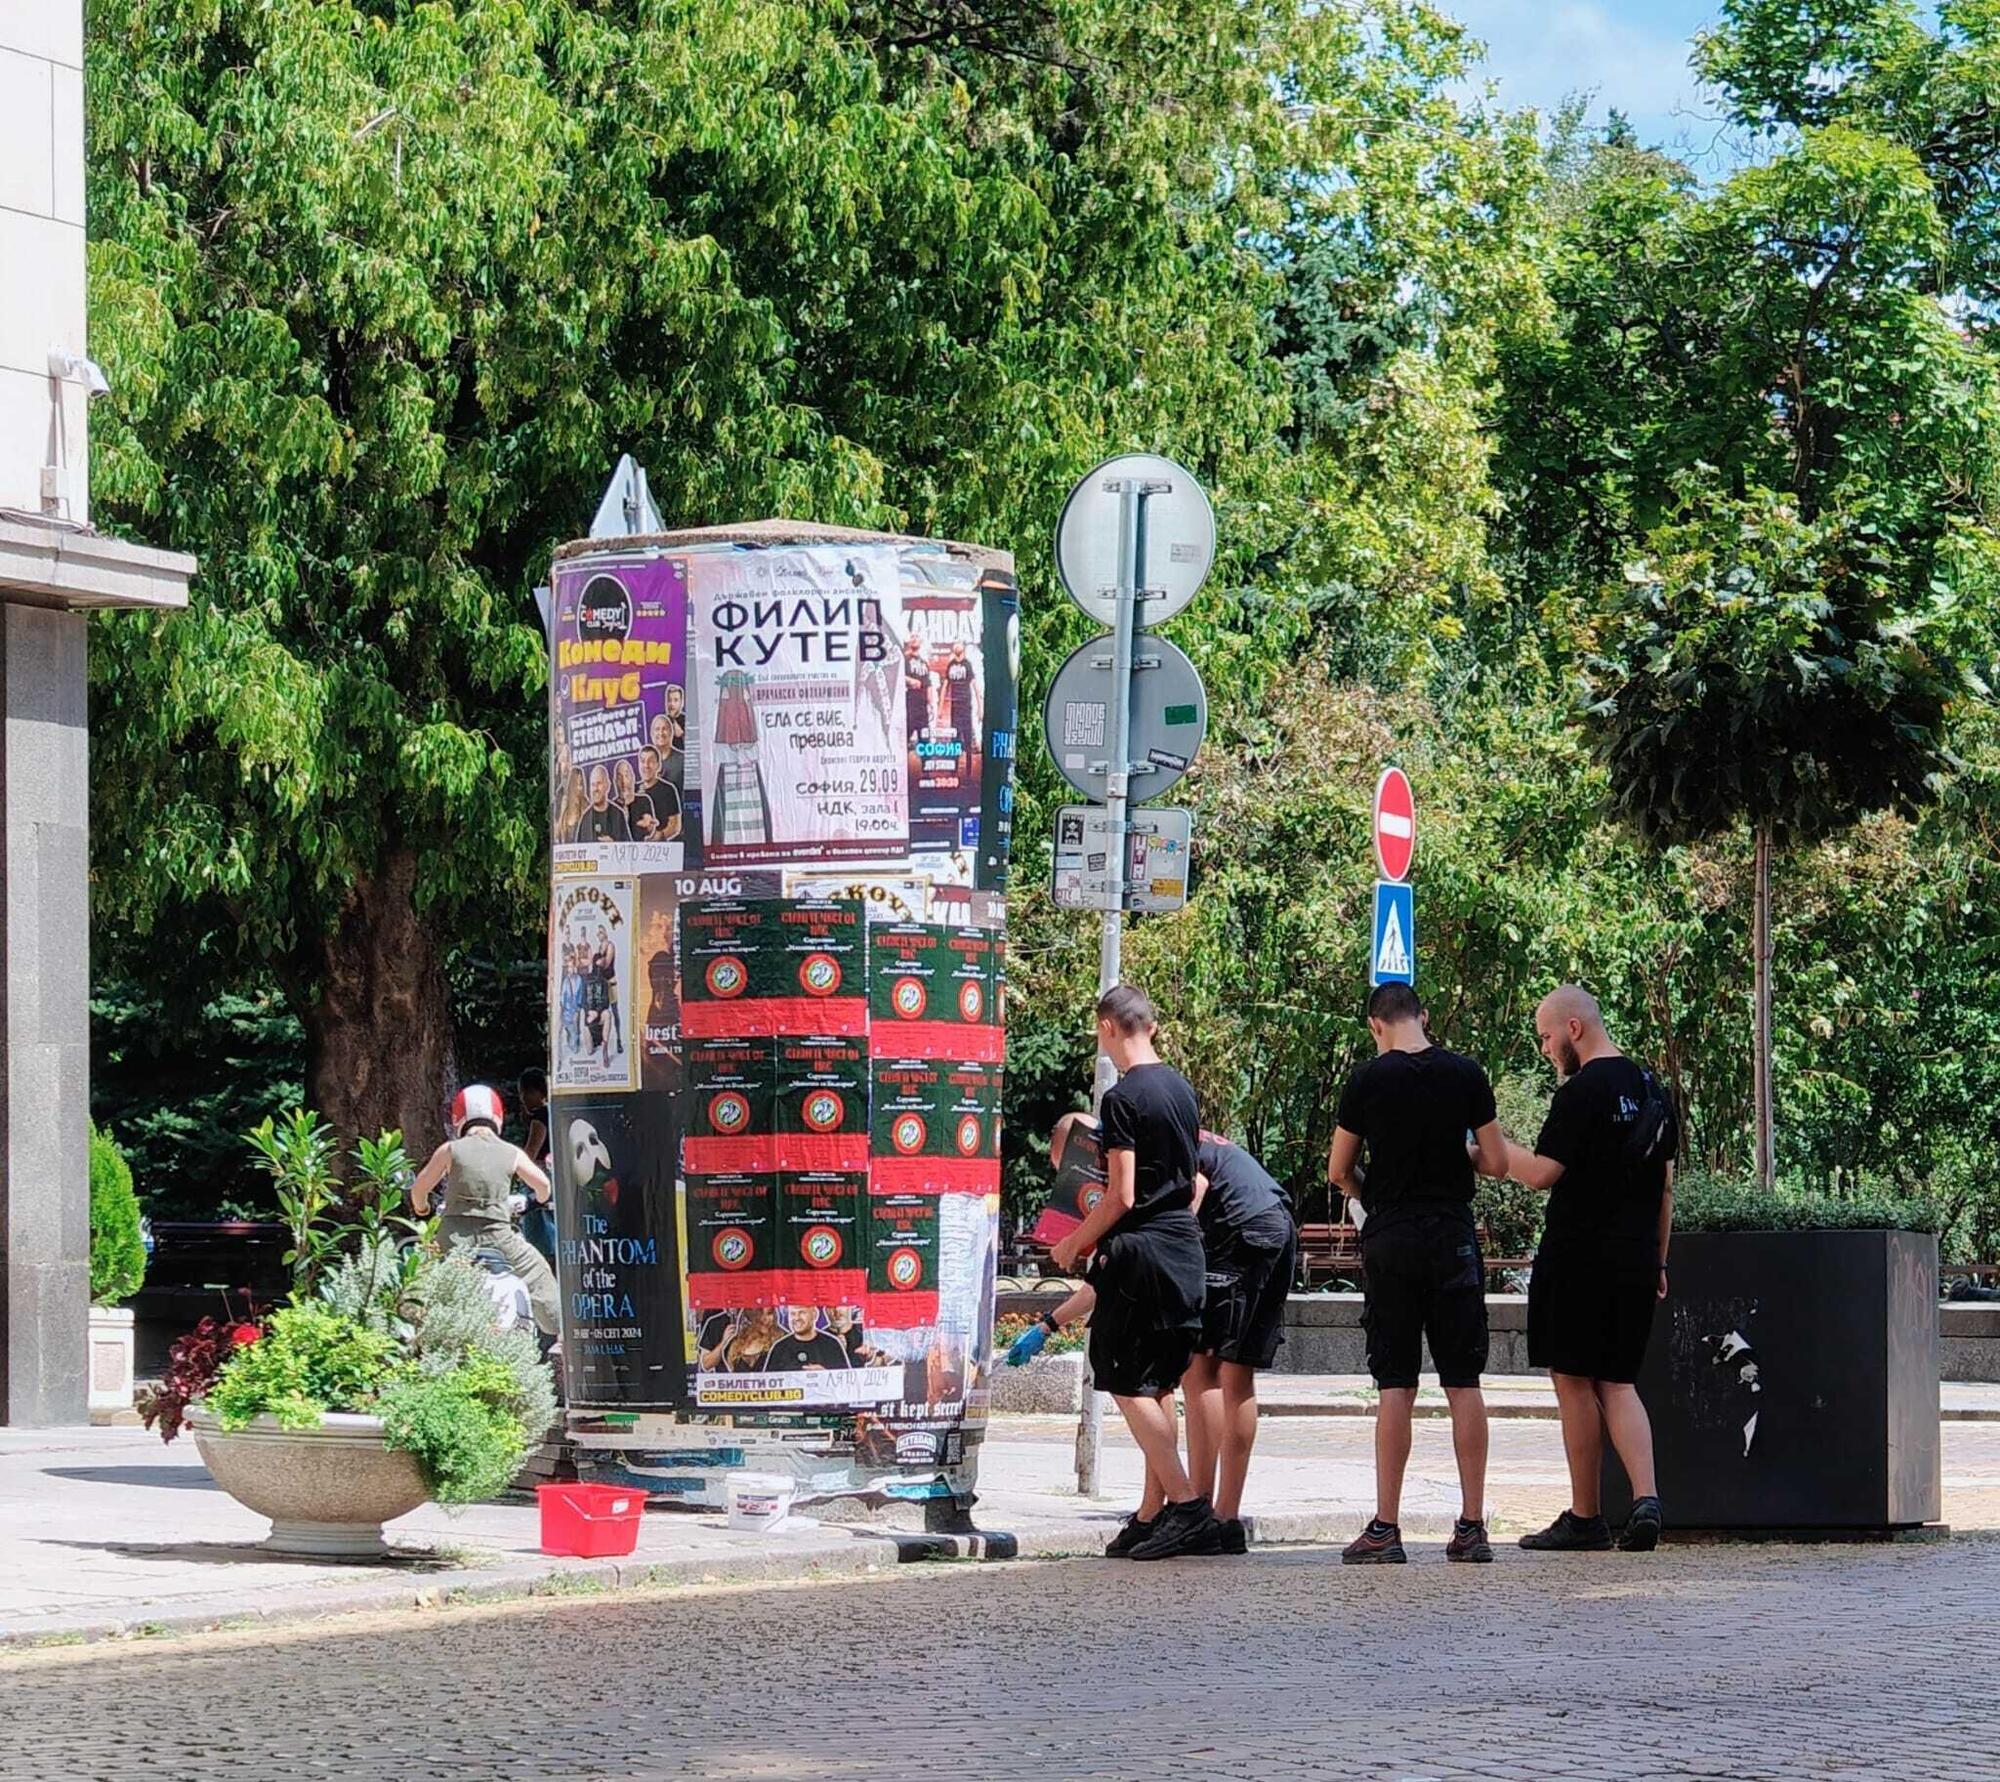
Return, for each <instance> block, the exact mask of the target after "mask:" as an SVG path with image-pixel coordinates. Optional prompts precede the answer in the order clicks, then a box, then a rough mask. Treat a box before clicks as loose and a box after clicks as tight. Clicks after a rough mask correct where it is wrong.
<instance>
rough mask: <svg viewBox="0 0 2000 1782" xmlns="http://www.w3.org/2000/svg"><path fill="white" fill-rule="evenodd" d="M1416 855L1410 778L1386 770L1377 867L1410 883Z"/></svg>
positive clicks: (1380, 789) (1379, 796) (1379, 789)
mask: <svg viewBox="0 0 2000 1782" xmlns="http://www.w3.org/2000/svg"><path fill="white" fill-rule="evenodd" d="M1416 855H1417V799H1416V794H1415V793H1413V792H1412V791H1411V790H1410V776H1409V775H1408V774H1406V773H1405V772H1404V771H1403V770H1402V769H1401V768H1400V767H1385V768H1384V769H1383V770H1382V777H1381V778H1380V779H1379V780H1377V781H1376V782H1375V863H1376V865H1378V866H1379V867H1381V869H1382V876H1383V877H1384V878H1385V879H1407V878H1408V877H1409V876H1410V862H1411V861H1413V860H1414V859H1415V858H1416ZM1381 981H1383V980H1380V979H1378V980H1377V982H1378V983H1379V982H1381Z"/></svg>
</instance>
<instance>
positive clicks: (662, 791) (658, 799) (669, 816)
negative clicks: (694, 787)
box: [631, 780, 681, 841]
mask: <svg viewBox="0 0 2000 1782" xmlns="http://www.w3.org/2000/svg"><path fill="white" fill-rule="evenodd" d="M680 814H681V795H680V793H679V791H678V790H677V789H676V788H675V787H673V786H671V785H669V784H668V783H667V782H666V781H665V780H655V781H654V782H653V783H652V784H651V785H650V786H641V787H640V788H639V790H638V792H637V794H636V795H635V796H634V797H633V799H632V810H631V823H632V839H633V840H634V841H671V840H672V839H673V837H672V836H670V835H669V834H668V833H667V831H668V827H669V825H671V824H673V823H675V822H678V821H679V819H680ZM648 817H651V818H652V819H653V825H652V827H651V828H650V829H649V828H647V827H646V821H645V820H646V818H648Z"/></svg>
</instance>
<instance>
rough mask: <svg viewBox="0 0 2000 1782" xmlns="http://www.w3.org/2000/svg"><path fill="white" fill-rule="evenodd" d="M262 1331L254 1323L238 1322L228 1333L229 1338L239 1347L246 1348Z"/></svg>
mask: <svg viewBox="0 0 2000 1782" xmlns="http://www.w3.org/2000/svg"><path fill="white" fill-rule="evenodd" d="M263 1334H264V1333H263V1332H262V1331H261V1330H259V1329H258V1328H257V1326H256V1325H254V1324H239V1325H237V1326H236V1328H235V1329H234V1330H232V1331H231V1332H230V1333H229V1340H230V1341H231V1342H232V1343H233V1344H235V1345H236V1347H237V1348H239V1349H247V1348H248V1347H249V1346H250V1345H251V1344H252V1343H254V1342H255V1341H256V1340H257V1339H258V1338H259V1337H260V1336H262V1335H263Z"/></svg>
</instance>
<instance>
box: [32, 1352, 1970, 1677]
mask: <svg viewBox="0 0 2000 1782" xmlns="http://www.w3.org/2000/svg"><path fill="white" fill-rule="evenodd" d="M1274 1384H1279V1383H1276V1382H1274ZM1282 1385H1283V1387H1284V1388H1285V1389H1284V1390H1282V1391H1279V1392H1275V1393H1274V1394H1273V1398H1274V1401H1275V1402H1274V1405H1273V1408H1274V1409H1278V1408H1281V1407H1284V1406H1305V1405H1308V1404H1310V1403H1311V1402H1313V1401H1315V1400H1317V1401H1321V1402H1328V1401H1332V1400H1335V1399H1338V1398H1341V1397H1343V1396H1348V1397H1354V1396H1357V1395H1355V1394H1353V1393H1349V1392H1347V1391H1346V1387H1345V1385H1344V1384H1343V1383H1340V1382H1331V1381H1306V1380H1303V1379H1293V1380H1291V1381H1288V1382H1283V1383H1282ZM1524 1385H1525V1383H1524ZM1989 1390H1990V1389H1989ZM1493 1396H1494V1397H1495V1399H1496V1400H1497V1399H1499V1398H1501V1397H1502V1390H1501V1389H1498V1388H1496V1390H1495V1392H1494V1395H1493ZM1507 1396H1508V1397H1509V1398H1510V1399H1511V1398H1513V1396H1514V1394H1513V1393H1512V1392H1509V1393H1507ZM1105 1430H1106V1445H1105V1451H1104V1461H1103V1485H1104V1496H1103V1497H1102V1499H1100V1500H1098V1501H1096V1502H1087V1501H1085V1500H1082V1499H1080V1498H1078V1497H1077V1496H1076V1494H1075V1489H1074V1484H1075V1481H1074V1471H1073V1467H1074V1461H1073V1451H1074V1450H1073V1444H1074V1431H1075V1421H1074V1419H1072V1418H1063V1417H1007V1418H1001V1419H997V1420H996V1422H995V1424H994V1426H993V1429H992V1431H991V1433H990V1434H989V1436H988V1438H987V1442H986V1446H985V1449H984V1453H983V1457H982V1462H981V1471H980V1502H979V1507H978V1513H977V1521H978V1523H979V1525H980V1526H981V1527H982V1528H985V1529H988V1530H992V1531H995V1533H996V1534H997V1533H1004V1534H1006V1535H1008V1536H1011V1537H1012V1541H1011V1542H997V1541H996V1542H995V1543H993V1545H992V1548H991V1554H990V1556H994V1557H999V1556H1003V1555H1004V1554H1005V1553H1006V1552H1008V1551H1010V1550H1012V1551H1018V1552H1020V1553H1021V1554H1024V1555H1034V1556H1055V1555H1070V1554H1091V1553H1096V1552H1098V1551H1099V1550H1100V1549H1101V1547H1102V1544H1103V1542H1104V1541H1105V1539H1106V1538H1107V1537H1108V1536H1109V1534H1110V1533H1111V1531H1112V1530H1113V1529H1114V1527H1115V1526H1116V1523H1117V1521H1118V1519H1119V1518H1120V1516H1122V1514H1123V1512H1124V1510H1125V1509H1126V1508H1127V1507H1128V1506H1129V1505H1130V1503H1131V1502H1132V1501H1133V1500H1134V1498H1135V1497H1136V1494H1137V1491H1138V1483H1139V1476H1140V1466H1139V1456H1138V1454H1137V1452H1136V1450H1134V1449H1133V1448H1132V1447H1131V1445H1130V1444H1129V1442H1128V1441H1127V1440H1126V1438H1125V1436H1124V1434H1123V1431H1122V1429H1121V1428H1120V1426H1119V1424H1118V1420H1117V1418H1116V1416H1115V1414H1114V1415H1110V1416H1107V1419H1106V1425H1105ZM1372 1430H1373V1425H1372V1423H1371V1421H1370V1420H1368V1419H1367V1418H1364V1417H1359V1416H1335V1417H1325V1416H1290V1417H1287V1416H1274V1417H1273V1418H1271V1420H1270V1421H1269V1422H1268V1423H1267V1425H1266V1427H1265V1429H1264V1431H1263V1434H1262V1435H1261V1437H1260V1440H1259V1448H1258V1455H1257V1459H1256V1463H1255V1466H1254V1468H1253V1471H1252V1475H1251V1487H1250V1493H1249V1497H1248V1501H1247V1503H1246V1506H1245V1507H1246V1510H1247V1511H1248V1513H1249V1515H1250V1518H1251V1520H1252V1522H1253V1524H1254V1527H1255V1532H1256V1538H1257V1539H1258V1540H1259V1542H1260V1543H1272V1542H1298V1541H1315V1542H1327V1541H1345V1540H1346V1539H1348V1538H1349V1537H1350V1536H1351V1535H1352V1533H1353V1531H1354V1529H1355V1528H1356V1527H1358V1526H1359V1525H1360V1523H1361V1522H1362V1521H1364V1520H1365V1519H1366V1518H1367V1516H1368V1515H1369V1513H1370V1512H1371V1511H1372V1509H1373V1508H1374V1488H1373V1472H1372V1460H1371V1440H1372ZM1944 1465H1945V1502H1944V1511H1945V1520H1946V1521H1947V1522H1948V1523H1950V1524H1952V1525H1953V1526H1954V1527H1955V1528H1958V1529H1961V1530H1963V1529H1972V1528H2000V1423H1987V1422H1980V1423H1948V1424H1947V1425H1946V1427H1945V1430H1944ZM1564 1490H1565V1487H1564V1473H1563V1462H1562V1447H1561V1440H1560V1436H1559V1432H1558V1430H1557V1427H1556V1425H1555V1423H1554V1422H1553V1421H1552V1420H1549V1419H1546V1418H1518V1419H1510V1420H1506V1421H1502V1422H1500V1423H1498V1424H1496V1426H1495V1428H1494V1431H1493V1455H1492V1464H1491V1469H1490V1492H1489V1503H1490V1513H1491V1520H1492V1522H1493V1524H1494V1527H1495V1532H1496V1533H1497V1534H1500V1535H1503V1536H1504V1535H1506V1534H1508V1533H1510V1532H1511V1533H1519V1532H1521V1531H1522V1530H1524V1529H1526V1528H1528V1527H1530V1526H1534V1525H1537V1524H1539V1523H1540V1522H1543V1521H1546V1520H1547V1518H1548V1517H1549V1516H1550V1515H1551V1514H1553V1512H1554V1510H1555V1509H1557V1508H1559V1507H1560V1506H1561V1503H1562V1499H1563V1495H1564ZM1457 1508H1458V1498H1457V1490H1456V1485H1455V1483H1454V1474H1453V1469H1452V1460H1451V1447H1450V1431H1449V1427H1448V1425H1446V1424H1445V1423H1443V1422H1441V1421H1434V1422H1426V1423H1422V1424H1420V1425H1419V1426H1418V1428H1417V1432H1416V1442H1415V1447H1414V1451H1413V1454H1412V1459H1411V1467H1410V1476H1409V1482H1408V1485H1407V1488H1406V1491H1405V1495H1404V1503H1403V1517H1402V1519H1403V1524H1404V1527H1405V1529H1406V1531H1407V1532H1408V1533H1409V1534H1410V1536H1411V1537H1412V1538H1438V1537H1441V1536H1442V1535H1443V1534H1444V1533H1445V1532H1446V1531H1447V1526H1448V1523H1449V1521H1450V1518H1451V1517H1452V1515H1453V1514H1454V1513H1455V1512H1456V1510H1457ZM795 1522H796V1524H797V1525H796V1526H794V1527H792V1528H789V1529H787V1530H785V1531H784V1532H781V1533H775V1534H769V1535H748V1534H735V1533H731V1532H730V1531H729V1530H728V1529H727V1528H726V1527H725V1526H724V1523H723V1518H722V1517H721V1516H720V1515H719V1514H704V1513H697V1512H688V1511H658V1512H654V1513H652V1514H650V1515H648V1517H647V1518H646V1521H645V1525H644V1527H643V1529H642V1531H641V1535H640V1543H639V1550H638V1552H637V1553H636V1554H635V1555H634V1556H633V1557H631V1558H630V1559H623V1560H565V1559H550V1558H545V1557H543V1556H542V1554H541V1553H540V1552H539V1551H538V1548H537V1542H538V1517H537V1512H536V1509H535V1507H534V1506H533V1505H532V1504H531V1503H528V1502H526V1501H522V1502H509V1503H502V1504H486V1505H480V1506H478V1507H476V1508H473V1509H470V1510H466V1511H464V1512H462V1513H460V1514H457V1515H447V1514H446V1513H445V1512H443V1511H441V1510H438V1509H435V1508H428V1509H424V1510H420V1511H418V1512H417V1513H416V1514H414V1515H411V1516H408V1517H405V1518H404V1519H403V1520H401V1521H400V1522H397V1523H395V1524H392V1526H391V1533H392V1537H393V1538H394V1540H395V1541H396V1542H397V1544H398V1545H399V1547H401V1548H402V1549H403V1550H404V1552H403V1557H401V1558H400V1559H399V1560H398V1561H396V1562H393V1563H391V1564H389V1565H385V1566H379V1565H378V1566H363V1565H353V1564H344V1563H339V1562H326V1561H304V1560H294V1559H282V1558H278V1557H275V1556H271V1555H266V1554H265V1553H263V1552H262V1551H261V1549H260V1548H259V1547H258V1546H257V1544H256V1543H258V1542H259V1541H261V1539H262V1538H263V1536H264V1534H265V1532H266V1525H265V1523H264V1522H263V1520H262V1519H261V1518H260V1517H257V1516H254V1515H252V1514H251V1513H250V1512H249V1511H247V1510H245V1509H243V1508H241V1507H240V1506H239V1505H237V1504H236V1503H235V1502H233V1501H232V1500H231V1499H230V1498H228V1497H226V1496H225V1495H224V1494H223V1493H222V1492H221V1491H220V1490H218V1489H217V1488H216V1487H215V1485H214V1484H213V1482H212V1481H211V1480H210V1479H209V1477H208V1473H207V1470H206V1469H205V1468H204V1467H203V1466H202V1464H201V1460H200V1457H199V1455H198V1454H197V1453H196V1452H195V1449H194V1445H193V1443H192V1442H190V1441H185V1440H184V1441H181V1442H177V1443H175V1444H174V1445H173V1446H171V1447H166V1446H163V1445H162V1444H161V1443H160V1442H159V1440H158V1439H157V1438H156V1437H155V1436H153V1435H152V1434H150V1433H149V1432H147V1431H144V1430H137V1429H73V1430H55V1431H35V1430H7V1429H0V1645H4V1644H8V1643H18V1642H23V1641H47V1640H50V1639H58V1638H60V1639H74V1638H94V1637H102V1636H106V1635H117V1634H127V1633H133V1632H140V1631H148V1632H150V1631H167V1630H179V1629H188V1628H196V1627H204V1626H212V1625H217V1624H226V1623H234V1622H241V1621H245V1620H249V1621H257V1620H266V1619H268V1620H278V1619H287V1618H300V1617H314V1616H319V1615H327V1614H334V1613H340V1612H346V1611H352V1610H357V1609H390V1608H397V1607H407V1606H409V1605H411V1604H415V1603H423V1602H444V1601H472V1600H481V1599H497V1598H506V1597H515V1596H523V1595H529V1594H561V1593H565V1592H575V1593H584V1592H594V1591H603V1590H608V1589H619V1588H628V1587H632V1586H635V1585H654V1586H660V1585H688V1584H704V1583H754V1582H759V1581H783V1580H805V1579H818V1578H833V1577H841V1576H858V1575H866V1574H868V1573H873V1572H878V1571H882V1570H885V1569H887V1568H889V1567H892V1566H894V1565H896V1564H897V1563H899V1562H900V1561H901V1560H903V1559H905V1558H912V1557H917V1558H920V1557H925V1556H926V1554H927V1552H935V1551H937V1549H936V1547H935V1545H931V1546H928V1547H927V1544H926V1542H925V1540H924V1539H923V1538H922V1537H897V1536H893V1535H890V1534H888V1533H885V1532H883V1531H880V1530H877V1529H873V1528H856V1527H848V1526H839V1525H831V1524H820V1523H815V1522H813V1521H811V1520H810V1519H808V1518H797V1519H795Z"/></svg>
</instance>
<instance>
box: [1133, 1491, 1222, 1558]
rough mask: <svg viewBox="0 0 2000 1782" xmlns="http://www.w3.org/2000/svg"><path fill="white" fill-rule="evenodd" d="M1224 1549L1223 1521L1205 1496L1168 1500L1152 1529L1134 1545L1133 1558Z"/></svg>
mask: <svg viewBox="0 0 2000 1782" xmlns="http://www.w3.org/2000/svg"><path fill="white" fill-rule="evenodd" d="M1221 1551H1222V1524H1221V1523H1219V1522H1218V1521H1216V1519H1215V1512H1214V1511H1213V1510H1212V1509H1210V1508H1209V1506H1208V1499H1207V1498H1205V1497H1191V1498H1189V1499H1188V1500H1187V1502H1186V1503H1184V1504H1169V1505H1167V1507H1166V1508H1165V1509H1164V1510H1162V1511H1161V1512H1160V1513H1159V1515H1158V1516H1157V1517H1156V1518H1155V1519H1154V1522H1153V1532H1152V1533H1151V1534H1149V1535H1148V1536H1147V1537H1146V1538H1145V1539H1144V1540H1143V1541H1141V1542H1140V1543H1139V1544H1138V1546H1136V1547H1134V1548H1133V1549H1132V1552H1131V1555H1130V1557H1132V1558H1133V1559H1181V1558H1184V1557H1189V1556H1192V1555H1195V1554H1200V1553H1220V1552H1221Z"/></svg>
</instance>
